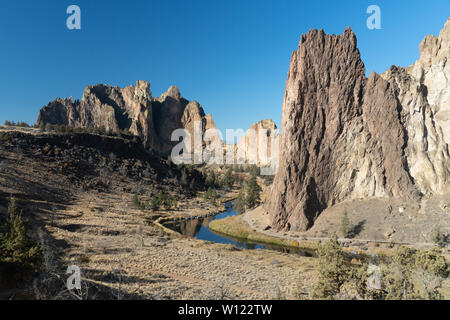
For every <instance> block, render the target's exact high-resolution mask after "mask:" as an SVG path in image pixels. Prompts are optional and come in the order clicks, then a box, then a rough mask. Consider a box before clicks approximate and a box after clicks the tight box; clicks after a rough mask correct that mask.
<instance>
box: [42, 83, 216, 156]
mask: <svg viewBox="0 0 450 320" xmlns="http://www.w3.org/2000/svg"><path fill="white" fill-rule="evenodd" d="M194 121H200V122H201V123H202V124H203V126H202V131H203V132H204V131H205V130H206V129H208V128H213V127H214V122H213V121H212V117H211V115H205V112H204V110H203V108H202V106H201V105H200V104H199V103H198V102H196V101H191V102H189V101H188V100H186V99H184V98H183V97H182V96H181V94H180V91H179V90H178V88H177V87H176V86H172V87H170V88H169V90H168V91H167V92H165V93H163V94H162V95H161V96H160V97H158V98H156V99H154V98H152V93H151V91H150V83H149V82H146V81H141V80H139V81H138V82H137V83H136V86H128V87H126V88H118V87H111V86H108V85H103V84H98V85H93V86H87V87H86V89H85V90H84V93H83V97H82V99H81V101H73V99H72V98H71V99H64V100H63V99H59V98H58V99H56V100H55V101H52V102H50V103H49V104H48V105H47V106H45V107H43V108H42V109H41V111H40V112H39V116H38V120H37V124H38V125H46V124H52V125H67V126H70V127H76V128H87V127H103V128H105V130H106V131H107V132H109V133H119V132H120V131H122V130H128V131H129V132H130V133H132V134H134V135H136V136H139V137H140V138H141V140H142V141H143V143H144V145H145V146H146V147H147V148H149V149H152V150H154V151H157V152H160V153H161V154H164V155H167V154H169V153H170V150H171V149H172V147H173V145H174V144H176V143H177V142H172V141H171V135H172V132H173V131H174V130H175V129H180V128H186V130H188V131H190V130H193V123H194ZM191 134H193V132H191Z"/></svg>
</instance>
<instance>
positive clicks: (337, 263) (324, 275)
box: [313, 234, 352, 299]
mask: <svg viewBox="0 0 450 320" xmlns="http://www.w3.org/2000/svg"><path fill="white" fill-rule="evenodd" d="M317 259H318V268H317V270H318V272H319V277H318V280H317V282H316V283H315V284H314V289H313V297H314V298H319V299H333V298H334V297H335V296H336V295H337V294H338V293H339V292H340V291H341V287H342V285H344V283H346V282H348V281H349V280H350V276H351V274H352V273H351V268H350V265H349V261H348V257H346V255H345V253H344V251H343V250H342V247H341V245H340V243H339V241H338V239H337V235H336V234H334V235H333V236H332V237H331V239H330V241H329V242H328V243H326V244H324V245H322V244H319V245H318V247H317Z"/></svg>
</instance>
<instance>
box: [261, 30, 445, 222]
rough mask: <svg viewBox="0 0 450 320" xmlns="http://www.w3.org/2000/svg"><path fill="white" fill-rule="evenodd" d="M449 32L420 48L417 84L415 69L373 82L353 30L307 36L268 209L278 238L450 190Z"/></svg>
mask: <svg viewBox="0 0 450 320" xmlns="http://www.w3.org/2000/svg"><path fill="white" fill-rule="evenodd" d="M448 25H449V23H448V22H447V26H446V28H445V29H444V31H443V32H442V33H441V36H440V37H439V38H433V37H427V38H426V39H425V41H424V43H422V45H421V60H420V61H419V62H417V63H416V65H420V67H416V68H422V72H423V73H422V76H418V77H415V76H413V75H412V74H414V72H413V71H412V70H414V68H410V69H407V70H403V69H400V68H391V70H390V71H389V72H388V73H387V74H385V75H383V77H382V76H380V75H378V74H376V73H375V72H372V73H371V74H370V77H369V78H368V79H367V78H366V76H365V68H364V64H363V62H362V61H361V58H360V54H359V51H358V48H357V41H356V37H355V35H354V33H353V32H352V31H351V29H350V28H347V29H346V30H345V32H344V33H343V35H326V34H325V33H324V32H323V31H322V30H321V31H317V30H312V31H310V32H309V33H307V34H306V35H302V37H301V40H300V44H299V47H298V50H297V51H294V53H293V54H292V57H291V62H290V68H289V73H288V79H287V82H286V93H285V97H284V102H283V113H282V128H281V132H282V133H281V142H280V146H281V148H280V149H281V150H280V164H279V169H278V172H277V174H276V176H275V180H274V183H273V185H272V189H271V191H270V195H269V196H268V201H267V202H266V203H265V209H266V210H267V211H268V212H269V213H270V214H271V218H272V226H273V227H274V228H276V229H279V230H306V229H308V228H310V227H311V226H312V224H313V223H314V221H315V219H316V218H317V217H318V215H319V214H320V213H321V212H322V211H323V210H324V209H325V208H327V207H329V206H332V205H334V204H336V203H338V202H341V201H343V200H346V199H352V198H362V197H405V198H408V199H411V200H412V201H418V200H419V199H420V197H421V196H422V195H424V194H426V193H429V192H435V193H444V192H446V191H447V190H448V187H449V186H448V172H449V167H450V164H449V160H448V140H445V139H446V138H445V136H446V134H448V130H446V129H445V128H446V127H445V126H446V124H447V122H446V121H447V120H446V119H447V116H446V110H448V106H449V103H448V84H446V83H447V82H446V81H447V79H448V76H447V75H448V66H447V67H445V61H446V59H447V58H448V56H449V55H448V47H449V44H448V31H446V30H447V29H448ZM427 43H429V45H428V44H427ZM435 64H437V65H435ZM426 68H429V69H426ZM445 68H447V69H445ZM426 70H433V71H432V72H434V76H431V78H429V77H428V76H427V75H425V73H427V71H426ZM445 70H446V71H445ZM428 73H430V71H429V72H428ZM417 74H420V72H417ZM444 74H446V76H444ZM439 77H442V78H446V79H445V80H443V79H442V80H438V78H439ZM438 88H440V89H438ZM430 95H432V97H430ZM415 112H418V113H419V114H418V115H417V116H416V115H414V113H415ZM437 118H440V120H439V119H437ZM444 131H446V132H447V133H446V134H444ZM418 159H420V161H422V162H420V164H417V161H418ZM417 165H418V167H416V166H417ZM425 169H426V170H425ZM423 170H425V171H426V173H424V171H423Z"/></svg>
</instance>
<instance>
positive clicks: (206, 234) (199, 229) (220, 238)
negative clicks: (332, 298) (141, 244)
mask: <svg viewBox="0 0 450 320" xmlns="http://www.w3.org/2000/svg"><path fill="white" fill-rule="evenodd" d="M225 207H226V208H227V209H226V211H225V212H223V213H220V214H218V215H216V216H214V217H208V218H204V219H195V220H188V221H182V222H179V223H175V224H173V225H171V226H168V227H170V228H172V229H174V230H176V231H178V232H180V233H181V234H184V235H186V236H189V237H193V238H197V239H201V240H207V241H211V242H217V243H224V244H233V245H235V246H236V247H238V248H242V249H270V250H277V251H282V252H286V253H297V254H301V255H305V256H311V253H309V252H306V251H303V250H300V249H297V248H288V247H281V246H275V245H266V244H260V243H255V242H250V241H247V240H242V239H237V238H234V237H230V236H228V235H223V234H219V233H216V232H214V231H212V230H210V229H209V223H210V222H211V221H214V220H220V219H223V218H226V217H232V216H236V215H237V214H238V213H237V212H236V211H235V210H234V209H233V202H228V203H226V204H225Z"/></svg>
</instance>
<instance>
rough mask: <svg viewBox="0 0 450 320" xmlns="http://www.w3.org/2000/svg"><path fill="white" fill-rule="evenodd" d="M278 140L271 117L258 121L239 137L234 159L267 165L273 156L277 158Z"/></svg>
mask: <svg viewBox="0 0 450 320" xmlns="http://www.w3.org/2000/svg"><path fill="white" fill-rule="evenodd" d="M278 142H279V133H278V129H277V126H276V124H275V122H273V121H272V120H271V119H265V120H261V121H258V122H257V123H255V124H253V125H252V126H250V128H248V130H247V132H246V133H245V135H244V136H243V137H242V138H240V139H239V141H238V143H237V146H236V159H238V163H247V164H256V165H257V166H260V167H261V166H263V167H264V166H269V165H271V164H272V160H274V158H278V150H279V146H278ZM272 144H276V145H272Z"/></svg>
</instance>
